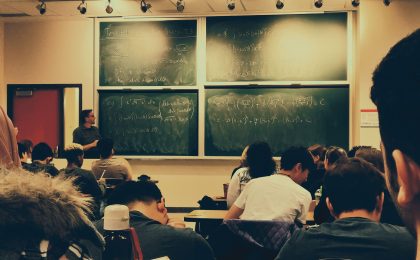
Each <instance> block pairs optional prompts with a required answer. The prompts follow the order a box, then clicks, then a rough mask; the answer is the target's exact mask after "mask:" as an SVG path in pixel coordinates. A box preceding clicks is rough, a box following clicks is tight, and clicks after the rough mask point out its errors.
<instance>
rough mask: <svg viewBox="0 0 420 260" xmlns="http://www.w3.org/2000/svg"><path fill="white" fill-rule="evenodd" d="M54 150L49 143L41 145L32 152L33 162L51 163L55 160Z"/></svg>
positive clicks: (36, 146)
mask: <svg viewBox="0 0 420 260" xmlns="http://www.w3.org/2000/svg"><path fill="white" fill-rule="evenodd" d="M53 155H54V154H53V150H52V149H51V147H50V146H49V145H48V144H47V143H39V144H37V145H35V146H34V149H33V150H32V161H45V162H46V163H49V162H50V161H52V159H53Z"/></svg>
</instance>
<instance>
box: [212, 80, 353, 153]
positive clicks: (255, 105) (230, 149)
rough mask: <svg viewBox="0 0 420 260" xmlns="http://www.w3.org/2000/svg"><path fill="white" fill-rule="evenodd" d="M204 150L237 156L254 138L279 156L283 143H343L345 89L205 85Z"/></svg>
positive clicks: (346, 118) (346, 129)
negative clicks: (215, 87) (235, 87)
mask: <svg viewBox="0 0 420 260" xmlns="http://www.w3.org/2000/svg"><path fill="white" fill-rule="evenodd" d="M205 93H206V98H205V99H206V109H205V111H206V112H205V113H206V120H205V121H206V122H205V154H206V155H210V156H213V155H226V156H229V155H240V154H241V152H242V150H243V148H244V147H245V146H246V145H247V144H250V143H252V142H255V141H265V142H267V143H269V144H270V146H271V148H272V149H273V152H274V153H275V154H276V155H280V154H281V152H282V151H284V150H285V149H286V148H288V147H289V146H309V145H312V144H315V143H318V144H323V145H338V146H341V147H344V148H348V144H349V90H348V87H347V86H343V87H339V86H335V87H334V88H319V87H317V88H294V89H292V88H264V89H262V88H258V89H257V88H252V89H244V88H239V89H206V90H205Z"/></svg>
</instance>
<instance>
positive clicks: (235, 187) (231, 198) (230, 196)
mask: <svg viewBox="0 0 420 260" xmlns="http://www.w3.org/2000/svg"><path fill="white" fill-rule="evenodd" d="M250 180H251V176H249V169H248V168H247V167H245V168H240V169H238V170H236V172H235V173H234V174H233V176H232V179H230V182H229V188H228V192H227V196H226V202H227V206H228V208H230V207H231V206H232V204H233V203H234V202H235V200H236V199H237V198H238V197H239V194H241V192H242V190H243V189H244V188H245V185H246V184H247V183H248V182H249V181H250Z"/></svg>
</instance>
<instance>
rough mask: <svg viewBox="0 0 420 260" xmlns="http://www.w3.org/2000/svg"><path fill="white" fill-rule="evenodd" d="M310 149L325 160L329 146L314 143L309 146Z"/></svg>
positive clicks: (314, 154) (313, 153)
mask: <svg viewBox="0 0 420 260" xmlns="http://www.w3.org/2000/svg"><path fill="white" fill-rule="evenodd" d="M308 151H309V152H310V153H311V154H312V155H313V156H319V159H320V160H321V161H323V160H324V159H325V152H326V151H327V148H325V146H323V145H320V144H314V145H311V146H309V147H308Z"/></svg>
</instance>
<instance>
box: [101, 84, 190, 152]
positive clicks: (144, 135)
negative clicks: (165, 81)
mask: <svg viewBox="0 0 420 260" xmlns="http://www.w3.org/2000/svg"><path fill="white" fill-rule="evenodd" d="M197 102H198V99H197V91H166V90H165V91H147V92H144V91H143V92H141V91H115V90H112V91H110V90H103V91H99V130H100V132H101V135H102V137H109V138H112V139H113V140H114V143H115V145H114V148H115V150H116V152H117V154H121V155H197V154H198V147H197V138H198V136H197V135H198V125H197V124H198V123H197V105H198V103H197Z"/></svg>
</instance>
